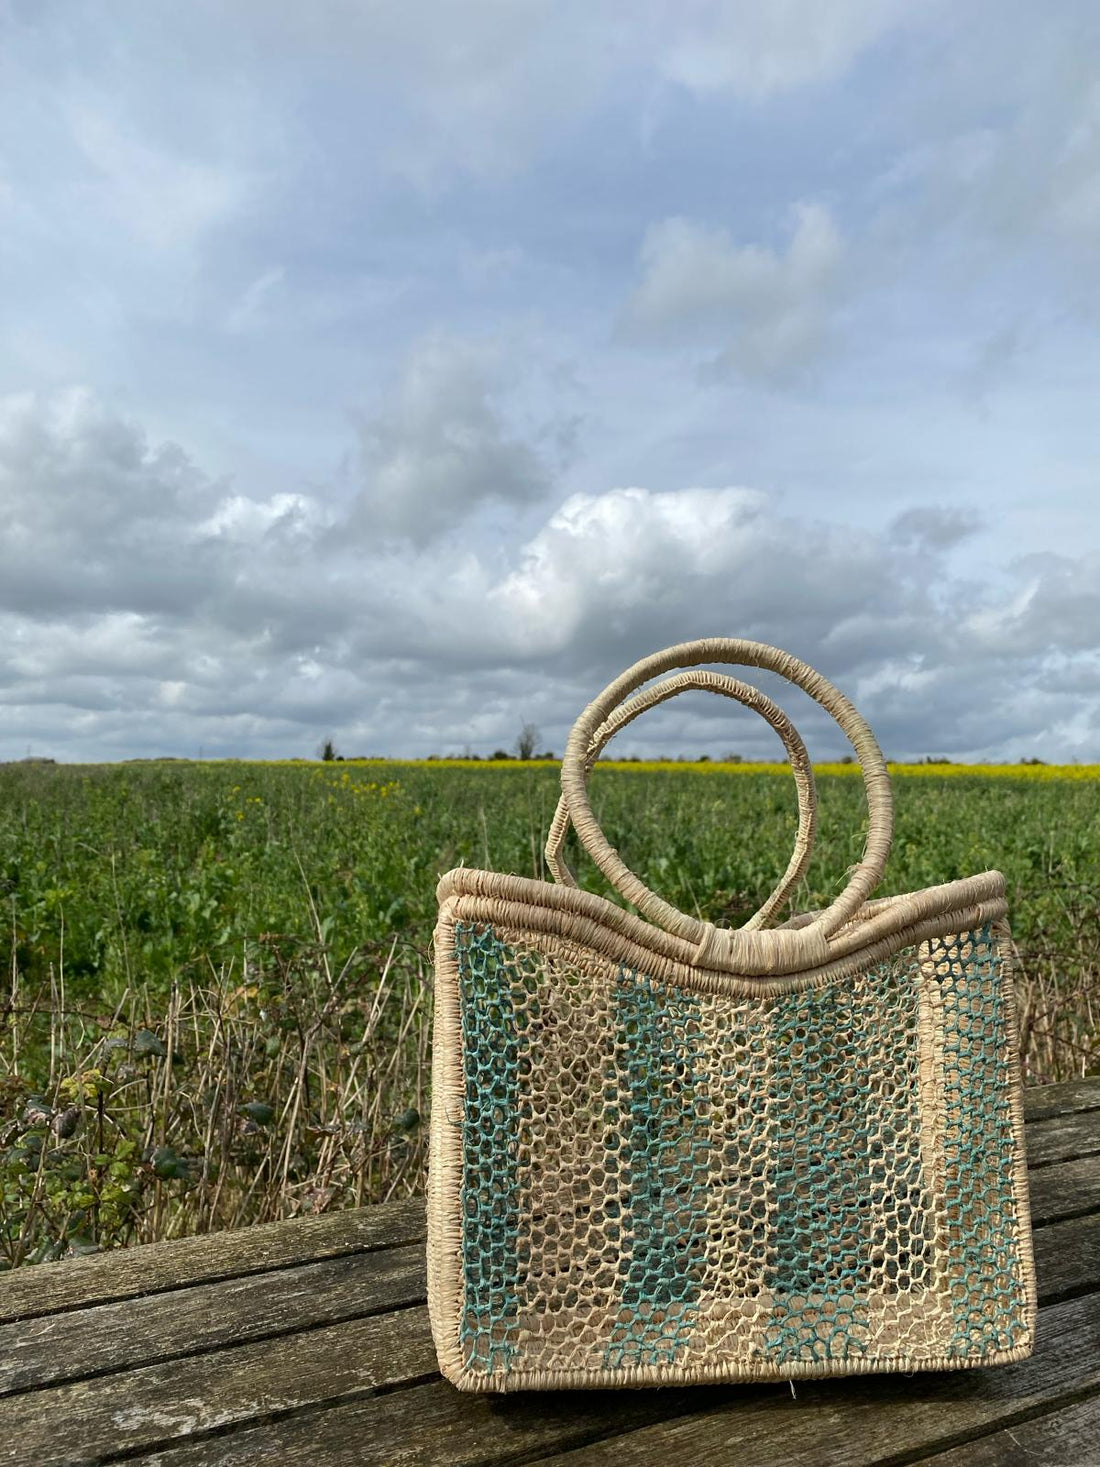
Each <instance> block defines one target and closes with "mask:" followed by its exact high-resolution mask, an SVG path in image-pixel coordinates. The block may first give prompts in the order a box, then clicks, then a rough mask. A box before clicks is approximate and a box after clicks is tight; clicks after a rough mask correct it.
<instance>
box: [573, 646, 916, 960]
mask: <svg viewBox="0 0 1100 1467" xmlns="http://www.w3.org/2000/svg"><path fill="white" fill-rule="evenodd" d="M704 662H722V663H729V664H733V665H735V666H743V667H760V668H765V669H767V670H768V671H770V672H775V673H778V674H779V676H780V677H784V678H786V679H787V681H788V682H791V683H793V684H794V685H795V686H796V687H799V688H802V689H803V691H805V692H807V693H809V695H810V696H811V697H812V698H814V699H815V700H816V701H817V702H818V703H820V704H821V706H822V707H823V708H824V709H825V710H826V712H828V713H830V714H831V715H832V717H833V718H834V719H835V720H836V722H837V723H838V724H839V726H840V728H841V729H842V730H843V732H844V734H845V735H846V736H847V738H848V741H849V742H850V743H851V745H852V748H853V749H854V750H855V753H856V756H857V757H858V759H859V763H860V767H861V772H862V774H863V783H864V787H865V789H866V791H867V812H868V821H867V841H866V845H865V846H864V851H863V857H862V859H861V860H860V861H859V862H858V863H857V864H856V865H855V866H854V867H852V868H851V870H850V872H849V881H848V884H847V886H846V887H845V888H844V890H843V891H842V892H841V893H840V895H839V896H838V897H837V898H836V900H835V901H834V902H832V903H831V905H830V906H828V907H827V908H826V909H825V910H824V911H823V912H820V913H819V914H818V915H817V916H816V917H815V918H814V919H813V920H812V921H811V922H808V923H807V924H806V925H805V926H804V927H798V928H775V929H763V930H756V931H746V930H745V929H744V928H737V929H733V930H730V929H723V928H717V927H715V926H714V924H713V923H711V922H700V921H699V920H698V919H697V918H695V917H689V916H688V915H687V913H686V912H681V911H680V910H679V909H678V908H677V907H674V906H672V905H671V904H670V903H669V902H666V901H664V900H663V899H662V898H661V897H659V896H658V895H657V894H656V892H652V891H650V890H649V888H648V887H647V886H646V885H645V883H644V882H643V881H641V880H640V879H639V878H638V877H637V876H635V874H634V873H633V872H632V871H631V870H630V868H629V867H628V866H627V865H626V864H625V862H624V861H623V860H622V858H621V857H620V856H619V853H618V851H616V850H615V849H614V847H613V846H612V845H611V844H610V843H609V841H608V840H607V837H606V836H605V835H604V833H603V831H602V830H601V829H600V827H599V825H598V823H597V821H596V818H595V816H594V815H593V813H592V807H591V805H590V803H589V799H588V790H587V784H586V774H587V771H586V768H585V764H586V760H587V757H588V751H589V749H590V747H591V745H592V742H593V739H594V737H595V736H596V735H597V734H598V732H599V730H600V728H601V726H602V725H603V723H604V722H605V720H606V719H607V718H608V716H609V715H610V714H611V713H612V712H613V710H614V709H615V708H616V707H618V705H619V704H620V703H621V702H622V701H623V699H624V698H627V697H629V695H630V694H631V693H632V692H634V690H635V689H636V688H638V687H640V686H641V685H642V683H644V682H647V681H648V680H649V679H650V678H652V677H656V676H658V675H659V674H660V673H663V672H668V671H669V670H670V669H672V668H679V667H697V666H699V664H700V663H704ZM561 787H562V797H563V798H564V800H565V803H566V807H567V809H568V811H569V815H570V818H571V819H572V821H573V824H574V826H575V827H576V830H577V835H578V837H579V839H580V841H581V843H582V844H583V845H584V847H585V849H586V850H587V851H588V854H589V855H590V856H591V857H592V859H593V860H594V861H595V863H596V865H597V866H599V868H600V870H601V871H602V872H603V873H604V875H605V876H606V877H607V879H608V880H609V881H610V882H611V884H612V885H613V886H614V887H615V888H616V890H617V891H618V892H619V893H620V894H621V895H622V896H623V897H625V898H626V900H627V901H628V902H631V903H632V904H633V905H634V906H635V907H637V909H638V910H639V911H640V912H641V913H643V914H644V915H645V916H646V917H648V918H649V919H650V921H652V922H656V923H657V924H658V926H660V927H663V928H664V929H665V930H666V931H667V932H670V933H672V935H673V936H674V937H679V938H682V939H684V940H685V941H687V942H690V943H694V944H695V945H696V952H695V957H694V961H695V962H696V963H697V964H699V965H701V966H705V967H710V968H714V969H720V970H722V971H725V972H732V973H739V974H745V975H753V974H780V973H790V972H796V971H800V970H802V969H804V968H807V967H813V966H817V965H819V964H821V963H823V962H825V961H826V959H827V958H828V956H829V938H830V937H831V936H832V935H833V933H835V932H836V931H837V930H838V929H839V928H840V927H841V926H842V925H843V923H844V922H845V921H846V920H847V919H848V918H850V917H851V916H852V915H853V914H854V913H855V912H856V911H857V910H858V908H859V907H860V906H861V905H862V903H863V902H864V901H865V900H866V899H867V897H868V896H869V895H870V894H871V892H872V891H874V889H875V887H876V886H877V885H878V883H879V882H880V881H881V879H882V873H883V869H884V867H885V865H886V860H887V857H888V856H889V854H890V843H891V840H892V837H893V798H892V795H891V790H890V776H889V773H888V772H887V769H886V761H885V759H884V758H883V755H882V750H881V749H880V748H879V746H878V743H877V742H876V740H875V736H874V734H873V733H872V732H871V730H870V728H869V727H868V726H867V724H866V722H865V721H864V719H863V718H862V717H861V716H860V714H859V713H858V712H857V711H856V709H855V708H854V706H853V705H852V704H851V703H850V702H849V701H848V699H847V698H846V697H845V696H844V694H843V693H841V692H840V690H839V689H838V688H836V687H834V686H833V684H832V683H831V682H829V681H828V679H827V678H824V677H823V676H822V675H821V673H819V672H817V671H815V670H814V669H813V668H812V667H810V666H808V664H806V663H805V662H802V661H801V660H800V659H799V658H797V657H793V656H792V655H791V654H790V653H789V652H783V651H781V650H780V649H779V648H778V647H770V646H768V645H767V644H766V643H764V642H749V641H743V640H741V639H739V638H732V637H706V638H703V639H701V640H699V641H696V642H681V643H678V644H677V645H676V646H674V647H667V648H666V649H665V650H664V651H663V652H655V653H653V654H652V655H651V656H649V657H643V658H642V659H641V661H640V662H636V663H635V664H634V665H633V667H629V668H627V670H626V671H625V672H624V673H621V674H620V675H619V677H617V678H616V679H615V680H614V682H612V683H609V684H608V686H607V687H606V688H605V689H604V690H603V692H602V693H600V694H599V696H598V697H596V698H594V699H593V701H592V702H591V703H589V705H588V707H587V708H586V709H585V710H584V712H583V713H582V714H581V716H580V717H579V718H578V719H577V721H576V723H575V724H574V725H573V730H572V732H571V733H570V735H569V742H568V744H567V746H566V751H565V757H564V758H563V760H562V766H561Z"/></svg>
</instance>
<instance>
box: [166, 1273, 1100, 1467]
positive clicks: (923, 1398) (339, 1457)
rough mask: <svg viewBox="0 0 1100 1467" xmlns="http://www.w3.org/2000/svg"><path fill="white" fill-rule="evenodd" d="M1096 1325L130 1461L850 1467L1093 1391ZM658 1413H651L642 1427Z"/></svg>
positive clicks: (450, 1397) (400, 1402)
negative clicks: (823, 1369) (830, 1371)
mask: <svg viewBox="0 0 1100 1467" xmlns="http://www.w3.org/2000/svg"><path fill="white" fill-rule="evenodd" d="M1098 1315H1100V1296H1098V1295H1092V1296H1089V1297H1087V1298H1085V1299H1077V1300H1072V1301H1070V1302H1069V1303H1066V1304H1058V1305H1053V1306H1052V1307H1051V1308H1050V1309H1048V1310H1045V1311H1043V1314H1042V1316H1041V1340H1040V1345H1039V1348H1038V1350H1037V1352H1036V1354H1035V1356H1033V1357H1032V1359H1030V1360H1027V1361H1022V1362H1021V1363H1020V1364H1018V1365H1013V1366H1006V1367H1002V1368H999V1369H995V1370H984V1371H955V1372H948V1373H945V1374H934V1375H933V1374H918V1375H911V1376H904V1375H882V1376H862V1377H849V1378H847V1379H844V1380H834V1381H823V1382H820V1383H818V1384H816V1385H809V1384H799V1385H798V1386H797V1387H796V1390H797V1398H796V1399H792V1397H791V1393H790V1390H789V1387H788V1386H787V1385H786V1384H778V1385H767V1386H753V1385H742V1386H713V1387H712V1386H702V1387H694V1388H692V1387H684V1388H682V1389H680V1388H675V1387H673V1388H670V1389H667V1390H661V1391H645V1390H640V1391H631V1390H627V1391H591V1392H589V1391H551V1392H524V1393H521V1394H518V1395H515V1396H508V1395H505V1396H500V1397H489V1396H473V1395H470V1396H465V1395H462V1394H460V1393H459V1392H457V1391H455V1390H453V1389H452V1388H451V1387H449V1386H448V1385H447V1383H446V1382H444V1381H439V1382H435V1383H433V1384H432V1385H428V1386H423V1387H419V1388H417V1389H415V1390H408V1391H399V1392H395V1393H393V1394H391V1395H387V1396H385V1397H381V1398H376V1399H373V1400H370V1399H367V1400H358V1401H355V1402H350V1403H348V1404H346V1405H344V1406H341V1407H338V1408H336V1409H333V1410H326V1411H315V1412H309V1413H304V1414H302V1415H299V1416H295V1417H290V1418H288V1419H286V1420H283V1421H279V1422H269V1423H263V1424H260V1425H257V1426H253V1427H249V1428H247V1429H245V1430H242V1431H238V1432H234V1433H232V1434H231V1435H227V1436H219V1437H215V1438H210V1439H208V1440H206V1441H202V1442H189V1443H180V1444H179V1445H178V1446H175V1447H172V1448H169V1449H162V1450H161V1451H159V1452H157V1453H156V1454H155V1455H151V1456H142V1457H141V1458H140V1459H139V1461H140V1464H141V1467H260V1464H265V1467H267V1464H275V1463H282V1462H307V1461H308V1462H309V1463H310V1464H311V1467H382V1464H386V1467H473V1464H475V1463H476V1464H479V1467H494V1464H504V1463H523V1462H533V1461H539V1462H542V1461H554V1462H560V1463H563V1464H564V1463H569V1464H570V1467H604V1464H606V1467H652V1464H653V1463H655V1462H665V1463H669V1464H672V1463H690V1464H691V1467H710V1464H713V1467H729V1464H730V1463H735V1462H751V1463H753V1464H754V1467H769V1464H771V1467H787V1464H792V1467H793V1464H804V1467H821V1464H822V1463H826V1462H828V1463H833V1462H836V1463H841V1462H842V1463H844V1464H845V1467H857V1464H860V1463H872V1462H875V1463H879V1462H881V1461H883V1460H884V1459H888V1458H889V1454H890V1453H893V1452H896V1451H898V1449H899V1447H901V1446H904V1447H905V1448H906V1449H907V1450H909V1451H912V1450H914V1449H919V1447H920V1446H921V1445H922V1444H927V1445H928V1446H930V1447H932V1446H935V1445H936V1444H937V1443H939V1442H943V1441H945V1440H947V1441H950V1440H952V1439H954V1440H957V1439H958V1436H959V1435H960V1434H961V1433H962V1432H963V1431H964V1430H970V1431H978V1430H980V1429H981V1428H982V1427H983V1426H987V1427H994V1426H996V1424H997V1423H998V1422H999V1421H1002V1420H1005V1419H1008V1418H1010V1417H1011V1416H1013V1415H1014V1414H1026V1413H1027V1412H1034V1411H1036V1410H1040V1409H1043V1408H1044V1407H1046V1408H1048V1409H1049V1408H1052V1407H1054V1406H1056V1405H1057V1403H1058V1401H1059V1400H1060V1399H1061V1398H1063V1397H1065V1396H1067V1395H1069V1394H1071V1393H1074V1392H1079V1391H1080V1390H1081V1389H1083V1388H1085V1387H1086V1383H1087V1382H1086V1377H1087V1378H1088V1381H1089V1382H1092V1383H1093V1384H1095V1385H1097V1386H1100V1360H1098V1359H1097V1358H1096V1357H1095V1352H1092V1355H1091V1357H1090V1353H1089V1352H1090V1343H1091V1342H1092V1340H1093V1338H1094V1336H1095V1331H1096V1325H1097V1319H1098ZM658 1411H659V1412H660V1413H661V1418H662V1419H660V1420H658V1421H653V1420H652V1415H653V1413H654V1412H658ZM624 1427H626V1428H630V1429H627V1430H625V1431H624ZM586 1439H587V1443H586ZM584 1443H586V1444H584ZM574 1444H576V1445H574ZM571 1448H572V1449H571Z"/></svg>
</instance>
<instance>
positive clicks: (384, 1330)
mask: <svg viewBox="0 0 1100 1467" xmlns="http://www.w3.org/2000/svg"><path fill="white" fill-rule="evenodd" d="M436 1371H437V1366H436V1358H435V1348H434V1346H433V1344H432V1339H431V1333H430V1330H429V1327H428V1311H427V1310H426V1309H424V1308H418V1309H401V1310H397V1311H396V1312H394V1313H390V1314H375V1315H372V1316H370V1318H368V1319H354V1320H349V1321H346V1322H344V1323H341V1324H332V1325H326V1326H323V1327H322V1328H320V1329H310V1330H305V1331H304V1332H303V1333H301V1334H294V1335H284V1336H282V1337H281V1338H279V1339H277V1340H270V1341H267V1340H265V1341H260V1342H258V1343H254V1344H247V1345H240V1346H238V1347H237V1348H235V1349H223V1350H213V1351H210V1352H209V1353H207V1354H204V1355H193V1356H190V1357H188V1358H187V1359H185V1360H171V1361H168V1362H166V1363H162V1364H158V1365H146V1366H142V1367H141V1368H140V1369H138V1370H127V1371H123V1372H122V1373H120V1374H118V1375H107V1376H98V1377H96V1376H93V1377H92V1378H91V1379H86V1380H79V1381H72V1382H70V1383H68V1384H66V1385H59V1386H50V1387H48V1388H47V1389H46V1390H42V1391H31V1392H28V1393H26V1394H24V1395H18V1396H7V1397H5V1398H4V1400H3V1401H0V1462H7V1463H18V1464H20V1467H23V1464H27V1467H71V1464H72V1463H73V1462H74V1461H79V1462H98V1461H100V1460H109V1459H110V1458H112V1457H114V1456H118V1455H120V1454H122V1453H126V1452H133V1451H134V1450H135V1449H136V1448H141V1447H151V1446H154V1445H157V1444H159V1443H162V1442H168V1441H171V1440H173V1439H175V1438H178V1437H181V1436H186V1435H188V1434H192V1433H195V1432H208V1431H212V1430H217V1429H224V1428H225V1427H227V1426H230V1425H233V1424H235V1423H239V1422H243V1421H251V1420H254V1419H256V1418H261V1419H262V1418H263V1417H265V1416H269V1415H272V1414H275V1413H279V1412H285V1411H294V1410H298V1409H300V1408H302V1407H303V1406H309V1405H312V1404H313V1403H315V1402H317V1401H326V1400H339V1399H340V1398H341V1397H347V1396H364V1395H366V1394H367V1393H369V1392H371V1391H373V1390H377V1389H378V1388H379V1387H388V1386H394V1385H398V1384H405V1383H408V1382H409V1381H415V1380H425V1381H426V1380H429V1379H431V1378H432V1376H434V1375H435V1374H436ZM306 1460H311V1459H309V1458H307V1459H306Z"/></svg>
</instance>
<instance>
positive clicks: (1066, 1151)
mask: <svg viewBox="0 0 1100 1467" xmlns="http://www.w3.org/2000/svg"><path fill="white" fill-rule="evenodd" d="M1024 1136H1025V1146H1026V1148H1027V1164H1028V1166H1029V1167H1033V1166H1034V1167H1039V1166H1049V1165H1050V1164H1051V1163H1052V1162H1056V1161H1076V1160H1078V1159H1079V1158H1080V1157H1083V1156H1098V1155H1100V1110H1085V1111H1075V1112H1074V1113H1073V1114H1072V1115H1068V1116H1051V1117H1050V1118H1049V1119H1048V1120H1045V1121H1034V1122H1033V1123H1032V1124H1031V1125H1029V1126H1027V1127H1026V1129H1025V1132H1024Z"/></svg>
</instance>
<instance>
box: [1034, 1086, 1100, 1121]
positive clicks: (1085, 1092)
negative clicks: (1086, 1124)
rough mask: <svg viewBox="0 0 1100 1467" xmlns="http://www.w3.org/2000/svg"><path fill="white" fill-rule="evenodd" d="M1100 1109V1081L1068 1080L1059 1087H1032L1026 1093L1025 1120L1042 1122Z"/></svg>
mask: <svg viewBox="0 0 1100 1467" xmlns="http://www.w3.org/2000/svg"><path fill="white" fill-rule="evenodd" d="M1098 1109H1100V1080H1067V1081H1065V1082H1064V1083H1062V1084H1059V1085H1032V1086H1031V1087H1030V1088H1029V1089H1027V1090H1025V1091H1024V1120H1025V1121H1042V1120H1045V1119H1046V1118H1047V1117H1048V1116H1066V1115H1070V1114H1071V1113H1072V1112H1074V1111H1081V1110H1098Z"/></svg>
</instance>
